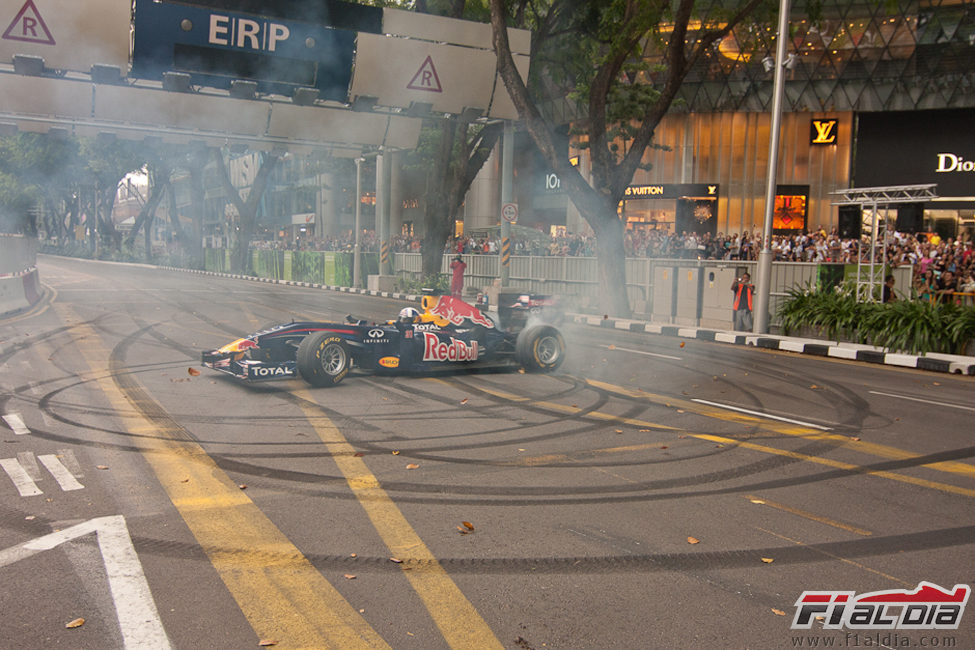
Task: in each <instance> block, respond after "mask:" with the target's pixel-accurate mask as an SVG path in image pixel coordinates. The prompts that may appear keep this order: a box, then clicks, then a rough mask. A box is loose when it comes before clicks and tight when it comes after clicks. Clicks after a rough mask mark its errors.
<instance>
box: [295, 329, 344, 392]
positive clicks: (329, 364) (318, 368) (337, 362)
mask: <svg viewBox="0 0 975 650" xmlns="http://www.w3.org/2000/svg"><path fill="white" fill-rule="evenodd" d="M295 362H296V363H295V365H297V367H298V374H300V375H301V378H302V379H304V380H305V381H307V382H308V383H309V384H311V385H312V386H318V387H321V388H327V387H329V386H335V385H336V384H338V383H339V382H341V381H342V380H343V379H345V376H346V375H347V374H349V369H350V368H351V366H352V356H351V354H350V353H349V346H348V344H347V343H346V342H345V339H343V338H342V337H341V336H337V335H335V334H332V333H331V332H319V333H317V334H311V335H309V336H306V337H305V338H304V340H303V341H302V342H301V344H300V345H299V346H298V353H297V355H295Z"/></svg>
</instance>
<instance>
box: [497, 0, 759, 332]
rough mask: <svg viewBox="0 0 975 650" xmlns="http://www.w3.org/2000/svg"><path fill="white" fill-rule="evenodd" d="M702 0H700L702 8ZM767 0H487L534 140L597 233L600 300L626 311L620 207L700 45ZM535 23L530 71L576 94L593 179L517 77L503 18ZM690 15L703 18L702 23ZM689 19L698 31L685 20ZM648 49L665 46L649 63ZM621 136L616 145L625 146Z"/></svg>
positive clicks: (504, 69)
mask: <svg viewBox="0 0 975 650" xmlns="http://www.w3.org/2000/svg"><path fill="white" fill-rule="evenodd" d="M699 5H703V8H702V7H701V6H699ZM769 5H770V3H769V0H748V1H747V2H741V3H736V4H735V5H734V8H733V9H732V10H730V11H726V10H724V9H723V8H722V7H723V4H722V3H721V2H719V1H715V0H711V1H709V2H695V1H694V0H678V1H677V2H673V1H672V0H602V1H599V2H596V1H590V2H587V1H585V0H490V9H491V25H492V27H493V32H494V48H495V52H496V53H497V56H498V71H499V73H500V75H501V78H502V79H503V81H504V85H505V88H506V89H507V90H508V94H509V95H510V96H511V99H512V101H513V103H514V105H515V107H516V109H517V110H518V116H519V118H520V119H521V120H522V122H523V123H524V125H525V128H526V129H527V131H528V133H529V135H530V136H531V138H532V140H533V141H534V142H535V145H536V146H537V147H538V148H539V150H540V151H541V153H542V155H543V156H544V158H545V160H546V161H547V162H548V164H549V165H550V166H551V167H552V169H553V171H554V172H555V173H556V174H558V176H559V179H560V180H561V182H562V187H563V188H565V190H566V192H567V194H568V195H569V198H570V200H571V201H572V203H573V204H574V205H575V206H576V208H577V209H578V210H579V213H580V214H581V215H582V217H583V218H584V219H585V220H586V222H587V223H588V224H589V226H590V227H591V228H592V230H593V233H594V234H595V236H596V254H597V257H598V266H599V286H600V287H601V291H600V301H601V303H600V304H601V307H602V308H603V311H604V312H605V313H609V314H613V315H616V316H622V317H627V316H629V315H630V314H631V311H630V305H629V300H628V299H627V295H626V284H625V275H624V252H623V234H624V228H623V223H622V220H621V219H620V217H619V215H618V213H617V206H618V205H619V203H620V201H621V200H622V198H623V195H624V192H625V191H626V188H627V186H628V185H629V184H630V181H631V180H632V179H633V174H634V173H635V172H636V170H637V169H638V168H639V167H640V166H641V164H642V160H643V155H644V153H645V152H646V149H647V148H648V147H649V146H651V143H652V142H653V135H654V132H655V130H656V128H657V125H658V124H659V123H660V120H661V119H663V117H664V115H666V113H667V111H668V110H670V108H671V106H672V104H673V103H674V99H675V97H676V96H677V92H678V90H679V89H680V86H681V83H682V82H683V80H684V78H685V77H686V76H687V73H688V72H689V71H690V70H691V68H692V67H693V66H694V65H695V64H696V63H697V62H698V61H699V60H700V59H701V57H702V56H703V55H704V53H705V52H707V51H708V50H710V49H711V48H712V47H714V46H715V45H716V44H717V43H718V42H719V41H720V40H721V39H722V38H724V37H725V36H726V35H727V34H728V33H730V31H731V30H732V29H733V28H734V27H735V26H736V25H738V24H739V23H740V22H742V21H743V20H745V19H746V18H748V17H750V16H752V15H753V14H754V13H755V12H756V10H757V9H758V8H759V7H762V6H765V7H767V6H769ZM509 21H510V22H515V23H516V24H518V25H519V26H528V27H532V28H533V30H534V38H533V42H532V54H533V63H532V69H533V73H532V74H533V76H535V77H536V78H537V76H538V72H537V71H538V70H539V69H543V70H544V71H545V74H546V76H547V78H546V80H545V81H547V82H548V83H549V84H550V85H551V84H556V85H557V86H558V89H560V90H562V91H563V92H565V93H566V94H568V95H569V97H570V98H572V99H575V100H576V101H577V102H578V104H579V109H580V113H581V114H582V115H583V117H582V118H581V119H580V120H579V121H578V122H577V123H576V124H575V127H576V128H575V134H576V135H578V136H579V140H580V141H581V142H583V143H584V144H585V146H587V147H588V149H589V151H590V159H591V165H590V168H591V169H590V171H591V181H590V179H587V178H585V177H584V176H583V175H582V174H581V173H580V172H579V170H578V169H577V168H576V167H573V166H572V165H571V164H570V163H569V160H568V156H566V154H565V151H564V149H563V148H562V147H560V146H559V135H558V133H557V131H556V128H557V127H558V126H560V125H558V124H553V123H552V122H551V121H550V120H547V119H546V118H545V117H543V115H542V112H541V110H540V109H539V97H538V95H539V93H538V88H539V87H540V85H541V80H538V79H536V83H535V84H534V85H532V88H533V90H535V92H529V84H528V83H526V80H525V79H522V77H521V75H520V74H519V72H518V70H517V68H516V67H515V63H514V59H513V57H512V54H511V48H510V46H509V44H508V34H507V30H506V29H505V28H506V26H507V24H508V22H509ZM694 21H700V24H699V26H698V24H697V23H695V22H694ZM692 24H693V25H694V29H692V28H691V26H692ZM648 49H650V50H653V51H657V52H659V53H660V54H661V57H662V62H661V65H660V66H659V68H654V67H651V65H650V64H649V63H648V61H647V58H646V56H645V53H646V52H647V51H648ZM621 144H622V146H621Z"/></svg>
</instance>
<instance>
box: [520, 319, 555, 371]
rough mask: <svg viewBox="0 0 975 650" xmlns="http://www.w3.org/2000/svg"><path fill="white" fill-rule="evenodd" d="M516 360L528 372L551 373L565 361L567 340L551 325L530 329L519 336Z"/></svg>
mask: <svg viewBox="0 0 975 650" xmlns="http://www.w3.org/2000/svg"><path fill="white" fill-rule="evenodd" d="M515 359H517V360H518V363H520V364H521V365H522V366H524V368H525V370H527V371H528V372H551V371H553V370H555V369H556V368H558V367H559V366H561V365H562V361H564V360H565V339H564V338H562V334H561V333H560V332H559V331H558V330H557V329H555V328H554V327H552V326H550V325H536V326H535V327H530V328H528V329H526V330H523V331H522V332H521V333H520V334H519V335H518V341H517V342H516V343H515Z"/></svg>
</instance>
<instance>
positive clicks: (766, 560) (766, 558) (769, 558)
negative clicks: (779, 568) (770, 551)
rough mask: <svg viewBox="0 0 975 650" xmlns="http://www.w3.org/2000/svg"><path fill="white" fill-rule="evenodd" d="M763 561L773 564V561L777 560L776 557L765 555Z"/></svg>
mask: <svg viewBox="0 0 975 650" xmlns="http://www.w3.org/2000/svg"><path fill="white" fill-rule="evenodd" d="M762 562H764V563H765V564H772V562H775V558H771V557H763V558H762Z"/></svg>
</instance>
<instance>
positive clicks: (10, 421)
mask: <svg viewBox="0 0 975 650" xmlns="http://www.w3.org/2000/svg"><path fill="white" fill-rule="evenodd" d="M3 421H4V422H6V423H7V426H8V427H10V428H11V430H12V431H13V432H14V433H15V434H16V435H18V436H22V435H24V434H27V433H30V429H28V428H27V425H26V424H24V419H23V418H22V417H20V413H7V414H6V415H4V416H3Z"/></svg>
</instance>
